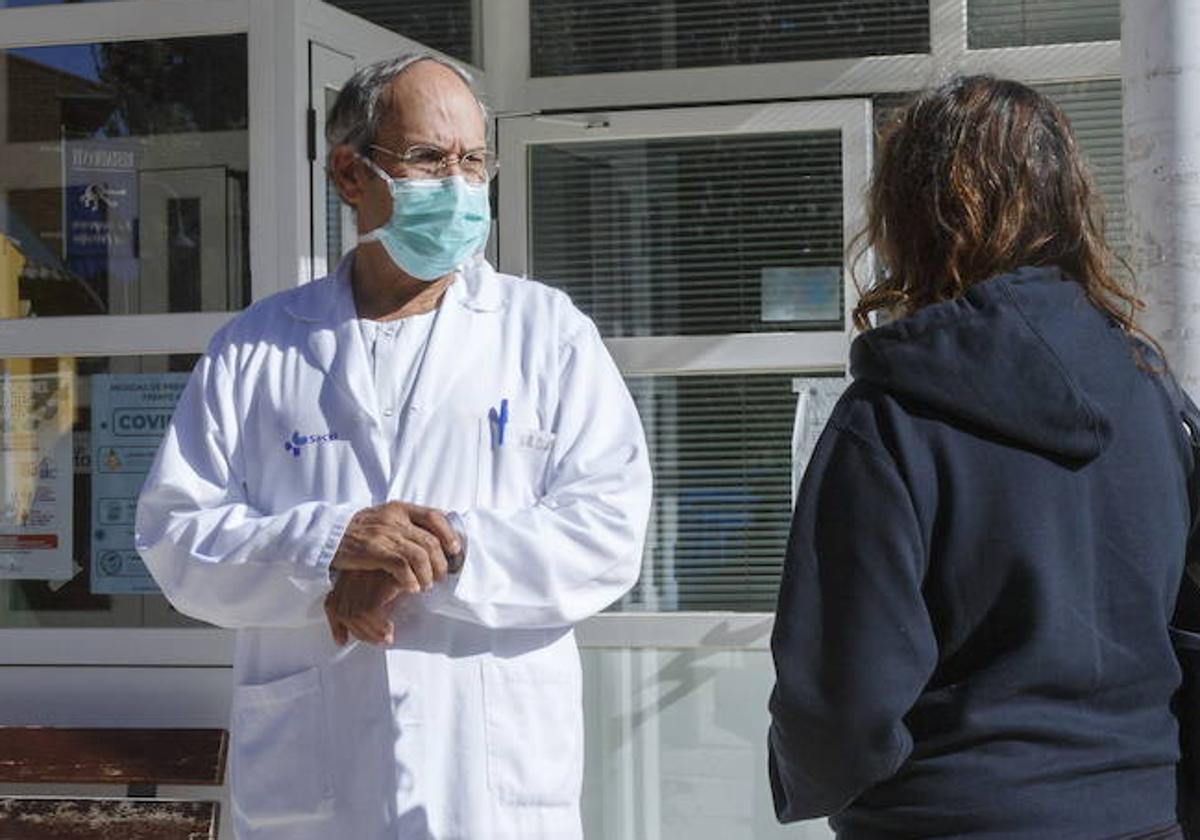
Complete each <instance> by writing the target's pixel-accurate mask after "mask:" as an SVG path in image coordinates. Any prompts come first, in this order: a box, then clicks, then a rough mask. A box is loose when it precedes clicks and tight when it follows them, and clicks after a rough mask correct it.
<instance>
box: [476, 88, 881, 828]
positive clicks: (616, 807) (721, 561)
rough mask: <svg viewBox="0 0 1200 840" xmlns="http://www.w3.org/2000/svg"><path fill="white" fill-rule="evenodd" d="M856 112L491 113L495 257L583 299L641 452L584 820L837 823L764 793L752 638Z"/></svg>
mask: <svg viewBox="0 0 1200 840" xmlns="http://www.w3.org/2000/svg"><path fill="white" fill-rule="evenodd" d="M871 125H872V124H871V106H870V103H869V102H868V101H866V100H842V101H825V102H804V103H777V104H767V105H736V106H726V107H705V108H677V109H665V110H653V111H626V112H619V113H581V114H565V115H554V116H546V117H537V116H533V117H514V118H511V119H501V120H500V129H499V133H500V155H501V160H502V165H503V171H504V173H505V174H504V181H503V183H502V185H501V190H500V237H499V255H500V265H501V267H502V269H503V270H505V271H508V272H510V273H513V274H523V273H528V274H529V276H531V277H533V278H535V279H539V280H543V281H544V282H549V283H551V284H553V285H556V286H559V287H561V288H562V289H564V290H565V291H567V292H568V293H569V294H570V295H571V297H572V299H573V300H574V302H575V303H576V305H578V306H579V307H580V308H581V309H582V310H583V311H584V312H586V313H587V314H588V315H589V316H591V317H592V319H593V320H594V321H595V322H596V324H597V326H598V327H599V328H600V331H601V333H602V334H603V335H604V337H605V339H606V343H607V344H608V347H609V349H610V350H611V352H612V354H613V356H614V358H615V359H616V360H617V363H618V365H619V366H620V367H621V370H622V372H623V373H624V374H625V376H626V379H627V382H628V384H629V388H630V391H631V392H632V394H633V397H634V400H635V402H636V403H637V405H638V409H639V412H640V413H641V417H642V422H643V426H644V427H645V430H646V435H647V441H648V443H649V447H650V455H651V461H652V464H653V468H654V474H655V500H654V506H653V509H652V515H651V523H650V531H649V535H648V538H647V545H646V552H645V555H644V558H643V565H642V575H641V579H640V580H639V582H638V583H637V585H636V586H635V587H634V589H633V590H632V591H631V592H630V593H629V595H628V596H626V597H625V598H624V599H623V600H622V601H621V602H619V603H618V604H616V605H615V606H614V608H613V609H612V610H610V611H609V612H608V613H605V614H603V615H600V616H597V617H596V618H593V619H591V620H589V621H586V622H584V623H583V624H582V625H581V626H580V628H579V639H580V642H581V644H582V645H583V647H584V651H583V661H584V666H585V675H586V679H587V681H588V682H587V688H586V690H585V713H586V722H587V725H586V733H587V738H588V749H587V751H586V754H587V756H588V767H587V774H588V776H587V780H586V782H585V790H586V791H587V797H586V799H585V802H584V813H585V819H586V828H587V830H588V833H589V834H590V835H595V836H597V837H626V836H628V837H664V838H665V837H683V836H687V837H691V838H695V840H706V839H707V838H713V840H716V839H717V838H724V837H754V838H775V837H779V838H782V837H797V836H799V837H804V836H807V837H811V838H818V837H828V836H829V833H828V829H827V828H826V826H825V824H824V822H821V821H818V822H814V823H811V824H808V825H805V826H802V827H799V828H797V827H794V826H792V827H788V828H786V829H785V828H783V827H781V826H779V825H777V824H776V823H775V820H774V818H773V816H772V809H771V803H770V793H769V790H768V789H767V784H766V775H765V773H764V772H763V770H764V768H765V767H766V755H765V732H766V727H767V713H766V703H767V694H768V692H769V690H770V686H771V681H772V678H773V674H772V669H771V663H770V655H769V652H768V651H767V649H766V648H767V645H768V640H769V637H770V631H771V626H772V612H773V610H774V606H775V592H776V588H777V586H778V576H779V571H780V565H781V562H782V558H783V554H784V549H785V542H786V538H787V532H788V525H789V522H790V514H791V503H792V492H793V486H794V476H795V475H796V474H797V472H798V471H799V470H800V469H801V468H802V466H803V462H804V461H805V459H806V458H807V453H808V451H809V449H810V448H811V445H812V443H813V440H814V439H815V434H814V433H812V432H811V430H817V429H819V428H820V425H821V418H820V414H821V412H822V411H827V410H828V406H830V405H831V404H832V402H833V400H834V399H836V397H837V395H838V394H839V393H840V391H841V389H842V388H843V387H844V383H845V380H844V372H845V369H846V365H847V361H848V354H849V346H850V338H851V332H850V322H849V317H848V313H849V312H850V310H851V309H852V307H853V305H854V301H855V297H856V294H855V285H854V282H853V275H852V271H853V270H855V266H853V265H852V264H851V263H849V262H848V261H847V259H846V256H845V254H846V249H847V245H848V244H849V243H850V241H851V240H852V238H853V236H854V234H855V233H856V232H857V230H858V229H859V228H860V227H861V225H862V223H863V204H862V194H863V188H864V186H865V184H866V181H867V177H868V175H869V172H870V164H871V137H872V128H871ZM857 270H858V271H860V272H869V271H870V266H869V265H866V264H864V265H861V266H858V267H857ZM864 276H865V274H864ZM798 409H799V410H800V412H801V413H800V414H798Z"/></svg>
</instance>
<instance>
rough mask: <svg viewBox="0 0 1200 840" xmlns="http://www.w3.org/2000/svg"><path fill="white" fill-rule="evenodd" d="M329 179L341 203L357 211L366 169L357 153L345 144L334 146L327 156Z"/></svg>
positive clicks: (364, 185)
mask: <svg viewBox="0 0 1200 840" xmlns="http://www.w3.org/2000/svg"><path fill="white" fill-rule="evenodd" d="M329 177H330V178H332V179H333V183H334V186H336V187H337V191H338V195H340V196H341V197H342V201H344V202H346V203H347V204H349V205H350V206H351V207H353V208H355V209H357V208H358V205H359V204H360V203H361V202H362V199H363V190H364V189H365V187H366V167H365V166H363V164H362V161H361V160H359V159H358V153H357V152H356V151H354V149H353V148H351V147H350V146H349V145H347V144H346V143H342V144H341V145H340V146H335V147H334V149H333V151H332V152H331V153H330V155H329Z"/></svg>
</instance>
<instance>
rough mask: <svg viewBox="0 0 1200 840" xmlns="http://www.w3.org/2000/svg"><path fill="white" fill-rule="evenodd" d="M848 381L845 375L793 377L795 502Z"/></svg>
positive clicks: (793, 472) (793, 476)
mask: <svg viewBox="0 0 1200 840" xmlns="http://www.w3.org/2000/svg"><path fill="white" fill-rule="evenodd" d="M849 384H850V383H849V381H848V380H847V379H846V377H844V376H806V377H798V378H796V379H793V380H792V391H793V392H795V394H796V419H795V422H794V424H793V425H792V505H793V506H794V505H795V504H796V493H797V492H798V491H799V490H800V480H801V479H802V478H803V477H804V471H805V470H806V469H807V468H808V462H809V461H810V460H811V459H812V454H813V450H815V449H816V448H817V439H818V438H820V437H821V432H822V431H824V430H825V424H826V423H828V422H829V417H830V415H831V414H832V413H833V407H834V406H835V405H837V401H838V399H839V398H840V397H841V396H842V392H843V391H845V390H846V387H847V386H848V385H849Z"/></svg>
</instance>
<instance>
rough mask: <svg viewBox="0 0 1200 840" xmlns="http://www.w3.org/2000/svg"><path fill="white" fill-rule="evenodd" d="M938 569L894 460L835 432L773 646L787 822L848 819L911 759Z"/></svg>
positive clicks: (811, 488) (811, 485)
mask: <svg viewBox="0 0 1200 840" xmlns="http://www.w3.org/2000/svg"><path fill="white" fill-rule="evenodd" d="M925 558H926V552H925V548H924V540H923V539H922V536H921V529H920V528H919V526H918V522H917V517H916V513H915V510H914V507H913V502H912V499H911V496H910V494H909V492H908V488H907V486H906V485H905V483H904V481H903V480H902V478H901V477H900V475H899V473H898V471H897V470H896V467H895V465H894V462H893V461H892V460H891V458H890V456H889V455H888V454H887V453H886V452H885V451H881V449H879V448H877V447H875V446H873V445H872V444H870V443H869V442H868V441H866V440H865V439H863V438H860V437H859V436H857V435H856V434H854V433H852V432H850V431H848V430H844V429H838V428H836V427H834V426H832V425H831V426H829V427H827V428H826V430H825V432H824V434H823V435H822V438H821V440H820V442H819V443H818V446H817V449H816V452H814V455H813V459H812V461H811V462H810V465H809V467H808V470H807V471H806V473H805V478H804V481H803V482H802V484H801V487H800V492H799V494H798V498H797V504H796V510H795V513H794V516H793V520H792V530H791V535H790V538H789V540H788V548H787V556H786V559H785V562H784V569H783V577H782V581H781V584H780V593H779V606H778V611H777V613H776V618H775V628H774V631H773V634H772V638H771V651H772V654H773V655H774V659H775V670H776V684H775V689H774V691H773V692H772V694H771V699H770V712H771V724H770V733H769V737H768V747H769V749H768V754H769V773H770V781H771V791H772V794H773V796H774V800H775V811H776V814H777V815H778V817H779V819H780V821H782V822H792V821H795V820H802V819H809V818H813V817H820V816H829V815H833V814H836V813H837V812H839V811H841V810H842V809H843V808H844V807H845V806H846V805H848V804H849V803H850V802H852V801H853V800H854V799H856V798H857V797H858V796H859V795H860V794H862V793H863V792H864V791H865V790H867V789H868V788H870V787H871V786H872V785H874V784H876V783H878V782H880V781H882V780H884V779H886V778H888V777H889V776H891V775H893V774H894V773H895V772H896V771H897V770H898V769H899V768H900V767H901V765H902V764H903V763H904V762H905V760H906V759H907V758H908V756H909V754H910V753H911V751H912V736H911V734H910V733H909V731H908V729H907V728H906V726H905V724H904V717H905V715H906V714H907V713H908V711H909V710H910V709H911V708H912V706H913V704H914V703H915V701H916V699H917V697H918V695H919V694H920V693H921V691H922V689H923V688H924V686H925V685H926V683H927V682H928V680H929V678H930V676H931V675H932V674H933V670H934V668H935V666H936V664H937V642H936V639H935V637H934V632H933V627H932V623H931V621H930V618H929V615H928V612H927V610H926V607H925V602H924V600H923V598H922V595H921V585H922V581H923V579H924V575H925V570H926V566H927V563H926V559H925Z"/></svg>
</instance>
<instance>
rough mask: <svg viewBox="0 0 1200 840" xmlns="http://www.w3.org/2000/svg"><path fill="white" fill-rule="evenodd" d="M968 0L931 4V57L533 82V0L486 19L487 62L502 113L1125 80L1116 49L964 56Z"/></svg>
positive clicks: (1102, 44)
mask: <svg viewBox="0 0 1200 840" xmlns="http://www.w3.org/2000/svg"><path fill="white" fill-rule="evenodd" d="M967 2H968V0H929V21H930V32H929V37H930V52H929V53H928V54H919V55H891V56H869V57H865V58H839V59H828V60H821V61H795V62H775V63H769V64H747V65H739V66H736V67H700V68H686V69H674V70H650V71H639V72H627V73H594V74H587V75H578V76H551V77H540V78H532V77H530V75H529V73H530V42H529V41H530V39H529V19H530V15H529V0H512V2H511V4H510V3H506V4H505V5H504V9H503V11H499V10H498V11H497V12H495V13H493V14H491V15H488V16H487V18H486V19H485V28H484V34H485V39H486V41H485V46H484V50H485V54H486V55H487V56H488V68H489V71H490V72H491V74H492V76H493V81H494V90H495V92H496V95H497V97H498V101H499V102H500V104H501V113H516V114H528V113H540V112H546V111H555V110H572V111H575V110H590V109H593V108H596V109H600V108H629V107H635V106H644V105H684V104H688V103H702V102H703V103H713V102H745V101H753V100H768V99H810V98H816V97H833V96H837V97H855V96H862V95H866V94H876V93H888V92H907V91H913V90H919V89H921V88H924V87H928V86H929V85H931V84H935V83H937V82H938V81H940V80H941V79H943V78H945V77H946V76H948V75H950V74H952V73H992V74H995V75H997V76H1004V77H1007V78H1010V79H1015V80H1017V81H1021V82H1026V83H1029V84H1034V83H1044V82H1061V81H1084V80H1088V79H1101V78H1120V75H1121V48H1120V43H1119V42H1118V41H1097V42H1091V43H1081V44H1049V45H1044V46H1032V47H1011V48H998V49H984V50H970V49H968V48H967Z"/></svg>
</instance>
